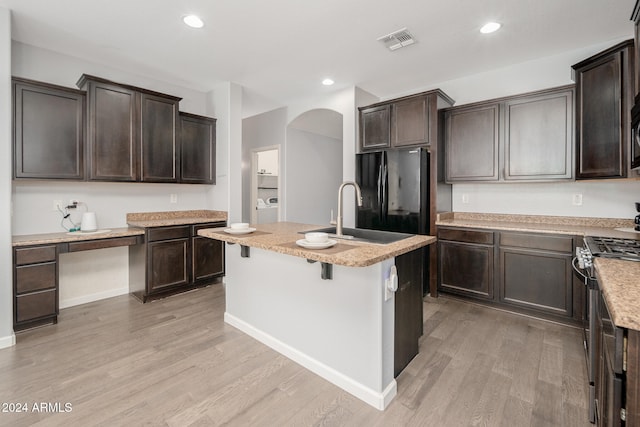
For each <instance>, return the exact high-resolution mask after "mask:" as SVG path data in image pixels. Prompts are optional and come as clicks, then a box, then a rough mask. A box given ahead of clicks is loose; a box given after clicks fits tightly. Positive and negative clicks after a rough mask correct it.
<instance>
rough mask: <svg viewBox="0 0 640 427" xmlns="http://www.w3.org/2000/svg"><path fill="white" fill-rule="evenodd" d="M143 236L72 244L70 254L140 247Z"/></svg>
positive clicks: (70, 244)
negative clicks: (120, 247) (121, 247)
mask: <svg viewBox="0 0 640 427" xmlns="http://www.w3.org/2000/svg"><path fill="white" fill-rule="evenodd" d="M142 240H143V239H142V236H125V237H116V238H113V239H98V240H87V241H85V242H70V243H69V252H79V251H90V250H92V249H104V248H116V247H119V246H131V245H138V244H140V243H143V242H142Z"/></svg>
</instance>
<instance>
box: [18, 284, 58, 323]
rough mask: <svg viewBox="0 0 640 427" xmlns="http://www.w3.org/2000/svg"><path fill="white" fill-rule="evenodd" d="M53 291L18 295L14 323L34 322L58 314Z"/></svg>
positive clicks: (55, 296)
mask: <svg viewBox="0 0 640 427" xmlns="http://www.w3.org/2000/svg"><path fill="white" fill-rule="evenodd" d="M56 294H57V292H56V290H55V289H51V290H48V291H41V292H35V293H32V294H27V295H20V296H18V297H17V298H16V314H15V316H16V322H24V321H28V320H35V319H39V318H41V317H46V316H55V315H56V314H58V307H57V295H56Z"/></svg>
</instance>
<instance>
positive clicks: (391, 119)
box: [359, 90, 453, 151]
mask: <svg viewBox="0 0 640 427" xmlns="http://www.w3.org/2000/svg"><path fill="white" fill-rule="evenodd" d="M451 105H453V100H452V99H451V98H449V97H448V96H447V95H446V94H445V93H444V92H442V91H441V90H433V91H429V92H422V93H419V94H416V95H411V96H406V97H403V98H397V99H393V100H390V101H385V102H380V103H377V104H373V105H369V106H366V107H360V108H359V111H360V150H362V151H367V150H379V149H384V148H403V147H417V146H423V145H429V144H431V143H432V142H435V141H436V139H437V123H436V122H437V110H438V109H440V108H445V107H450V106H451Z"/></svg>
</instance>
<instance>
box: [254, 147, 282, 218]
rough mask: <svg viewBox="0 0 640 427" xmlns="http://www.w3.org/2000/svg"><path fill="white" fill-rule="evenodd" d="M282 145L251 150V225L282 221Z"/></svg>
mask: <svg viewBox="0 0 640 427" xmlns="http://www.w3.org/2000/svg"><path fill="white" fill-rule="evenodd" d="M281 188H282V185H281V183H280V145H274V146H270V147H260V148H256V149H253V150H251V223H252V224H267V223H271V222H278V221H280V201H281V198H280V193H281V191H280V190H281Z"/></svg>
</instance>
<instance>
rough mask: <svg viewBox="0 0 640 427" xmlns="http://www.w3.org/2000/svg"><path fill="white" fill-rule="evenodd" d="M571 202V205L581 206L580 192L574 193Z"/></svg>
mask: <svg viewBox="0 0 640 427" xmlns="http://www.w3.org/2000/svg"><path fill="white" fill-rule="evenodd" d="M571 203H572V204H573V206H582V193H575V194H574V195H573V199H572V200H571Z"/></svg>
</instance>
